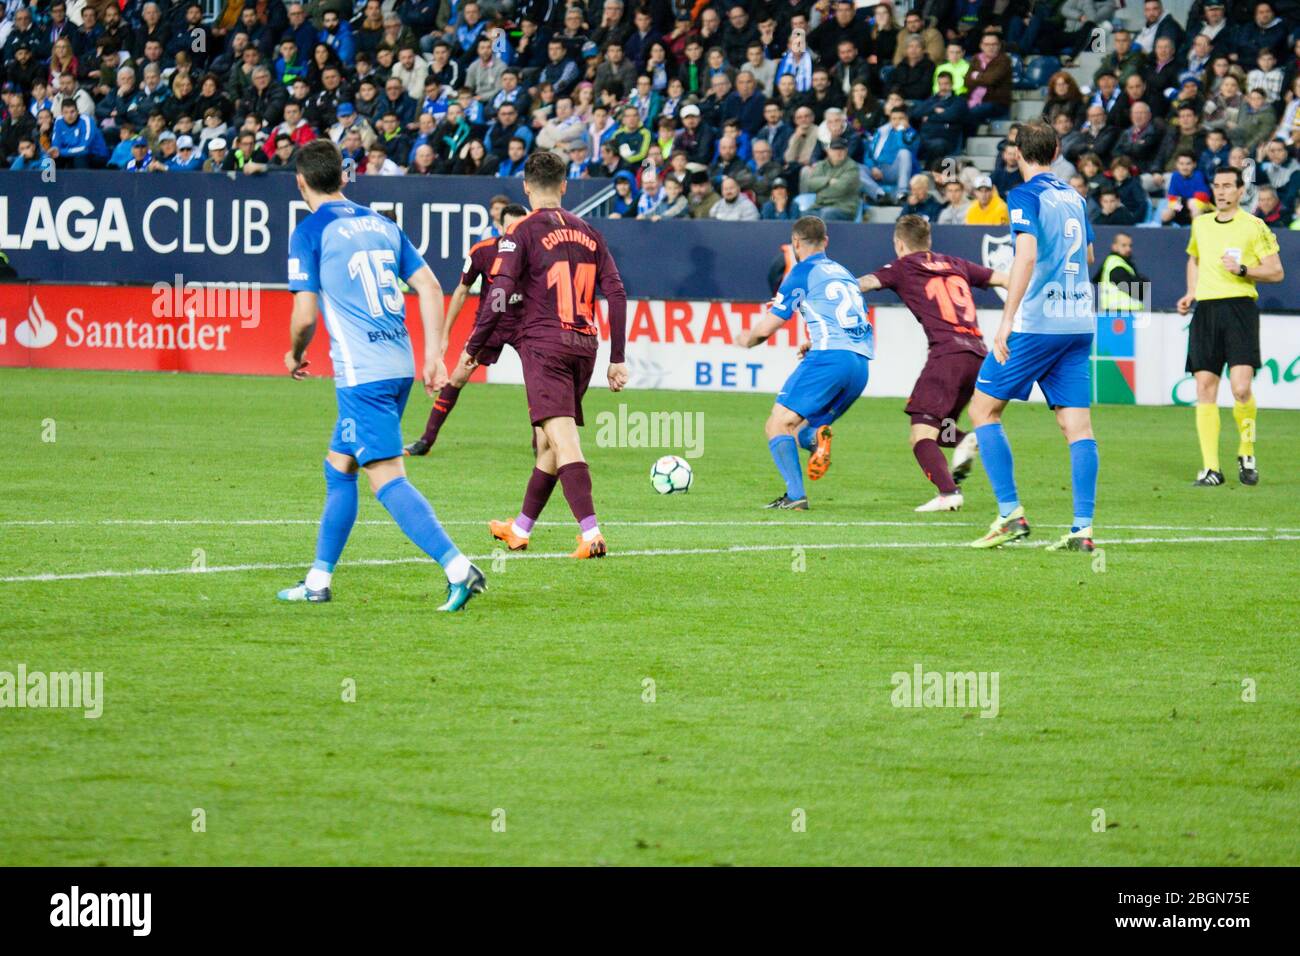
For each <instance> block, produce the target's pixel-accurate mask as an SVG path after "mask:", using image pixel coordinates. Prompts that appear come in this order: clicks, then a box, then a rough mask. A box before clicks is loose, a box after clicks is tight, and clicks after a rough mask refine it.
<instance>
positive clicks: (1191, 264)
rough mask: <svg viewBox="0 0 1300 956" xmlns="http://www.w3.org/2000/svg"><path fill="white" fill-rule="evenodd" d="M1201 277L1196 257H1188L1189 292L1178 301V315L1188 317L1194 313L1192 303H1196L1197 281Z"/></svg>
mask: <svg viewBox="0 0 1300 956" xmlns="http://www.w3.org/2000/svg"><path fill="white" fill-rule="evenodd" d="M1199 275H1200V267H1199V266H1198V265H1197V262H1196V256H1188V257H1187V292H1186V293H1185V294H1184V295H1183V297H1182V298H1181V299H1179V300H1178V314H1179V315H1186V314H1187V313H1188V312H1190V311H1192V303H1193V302H1195V301H1196V280H1197V278H1198V277H1199Z"/></svg>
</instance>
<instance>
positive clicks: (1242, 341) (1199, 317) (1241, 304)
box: [1187, 296, 1262, 375]
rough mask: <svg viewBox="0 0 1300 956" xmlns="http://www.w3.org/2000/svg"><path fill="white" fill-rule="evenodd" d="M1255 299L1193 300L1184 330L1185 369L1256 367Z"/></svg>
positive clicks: (1257, 304)
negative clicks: (1188, 326)
mask: <svg viewBox="0 0 1300 956" xmlns="http://www.w3.org/2000/svg"><path fill="white" fill-rule="evenodd" d="M1261 364H1262V363H1261V362H1260V360H1259V303H1258V301H1257V300H1255V299H1252V298H1250V297H1249V296H1238V297H1237V298H1233V299H1206V300H1204V301H1198V302H1197V303H1196V311H1195V312H1193V313H1192V324H1191V327H1190V328H1189V329H1188V330H1187V371H1189V372H1213V373H1214V374H1215V375H1222V374H1223V367H1224V366H1225V365H1227V366H1228V367H1229V368H1231V367H1232V366H1234V365H1249V366H1250V367H1251V368H1253V369H1256V370H1258V369H1259V367H1260V365H1261Z"/></svg>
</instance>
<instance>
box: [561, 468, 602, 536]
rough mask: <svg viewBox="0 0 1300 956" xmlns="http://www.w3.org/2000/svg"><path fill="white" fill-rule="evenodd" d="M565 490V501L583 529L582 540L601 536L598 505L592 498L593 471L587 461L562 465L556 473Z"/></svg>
mask: <svg viewBox="0 0 1300 956" xmlns="http://www.w3.org/2000/svg"><path fill="white" fill-rule="evenodd" d="M555 476H556V478H558V479H559V480H560V485H561V487H563V488H564V497H565V500H566V501H568V502H569V510H570V511H572V512H573V517H575V518H576V519H578V527H579V528H581V529H582V539H583V540H584V541H591V540H593V539H594V538H597V537H599V536H600V525H599V524H597V522H596V505H595V502H593V501H592V498H591V469H590V468H588V467H587V463H586V462H585V461H571V462H569V463H568V464H567V465H562V466H561V467H560V469H559V470H558V471H557V472H556V473H555Z"/></svg>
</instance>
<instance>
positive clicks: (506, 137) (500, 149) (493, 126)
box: [483, 103, 532, 160]
mask: <svg viewBox="0 0 1300 956" xmlns="http://www.w3.org/2000/svg"><path fill="white" fill-rule="evenodd" d="M515 137H518V138H520V139H522V140H523V141H524V143H525V144H527V143H531V142H532V134H531V133H530V132H529V131H528V129H527V128H526V127H525V126H524V124H523V123H521V122H520V120H519V114H518V112H517V111H516V110H515V104H513V103H502V104H501V108H500V109H499V110H497V115H496V119H494V120H493V121H492V122H491V123H490V124H488V128H487V131H486V132H485V133H484V134H483V145H484V146H486V147H487V149H488V152H490V153H491V154H492V155H494V156H496V158H497V159H498V160H504V159H505V158H506V154H507V153H508V152H509V149H510V141H511V140H512V139H514V138H515Z"/></svg>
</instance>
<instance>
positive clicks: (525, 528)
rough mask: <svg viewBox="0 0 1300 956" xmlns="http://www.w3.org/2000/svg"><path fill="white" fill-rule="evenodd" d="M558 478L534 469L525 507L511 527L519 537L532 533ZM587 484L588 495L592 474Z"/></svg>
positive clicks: (530, 478) (525, 495)
mask: <svg viewBox="0 0 1300 956" xmlns="http://www.w3.org/2000/svg"><path fill="white" fill-rule="evenodd" d="M558 480H559V476H558V475H548V474H547V473H546V472H544V471H542V470H541V469H540V468H534V469H533V473H532V475H531V476H530V477H529V479H528V487H527V488H525V489H524V503H523V507H521V508H520V509H519V517H517V518H515V523H514V527H513V528H512V529H511V530H513V531H514V533H515V534H517V535H519V537H521V538H526V537H528V536H529V535H530V534H532V531H533V525H534V524H536V523H537V519H538V518H539V517H541V514H542V509H543V508H545V507H546V502H548V501H550V500H551V492H552V491H554V490H555V483H556V482H557V481H558ZM587 484H588V495H590V485H591V478H590V476H589V477H588V479H587Z"/></svg>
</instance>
